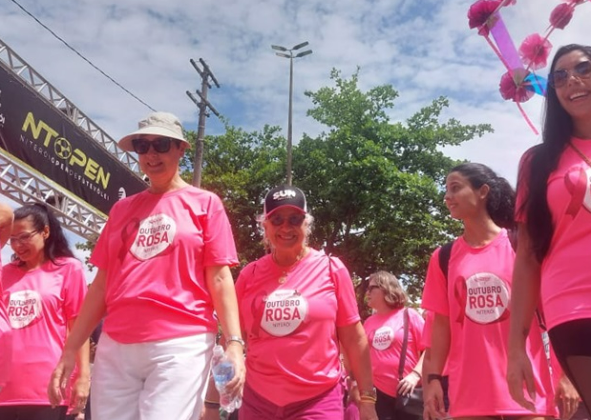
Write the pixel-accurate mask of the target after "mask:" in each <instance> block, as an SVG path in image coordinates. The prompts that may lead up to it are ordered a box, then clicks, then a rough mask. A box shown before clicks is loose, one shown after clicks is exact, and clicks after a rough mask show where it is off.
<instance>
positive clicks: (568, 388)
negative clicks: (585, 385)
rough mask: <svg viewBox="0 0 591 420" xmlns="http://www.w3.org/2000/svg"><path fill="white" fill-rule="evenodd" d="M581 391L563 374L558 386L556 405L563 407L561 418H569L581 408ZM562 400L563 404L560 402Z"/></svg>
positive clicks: (564, 419) (567, 419)
mask: <svg viewBox="0 0 591 420" xmlns="http://www.w3.org/2000/svg"><path fill="white" fill-rule="evenodd" d="M579 400H580V399H579V393H578V392H577V390H576V389H575V387H574V386H573V384H572V383H571V381H570V380H569V379H568V378H567V377H566V375H564V373H563V374H562V376H561V378H560V382H559V383H558V386H557V388H556V405H558V407H559V408H561V409H562V410H561V412H560V418H561V420H569V419H570V418H571V417H572V416H573V415H574V414H575V413H576V411H577V409H578V408H579ZM561 401H562V404H560V402H561Z"/></svg>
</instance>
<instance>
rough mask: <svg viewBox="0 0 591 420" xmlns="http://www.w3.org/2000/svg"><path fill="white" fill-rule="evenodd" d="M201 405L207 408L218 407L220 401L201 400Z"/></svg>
mask: <svg viewBox="0 0 591 420" xmlns="http://www.w3.org/2000/svg"><path fill="white" fill-rule="evenodd" d="M203 405H204V406H205V407H207V408H220V403H219V402H215V401H208V400H205V401H204V402H203Z"/></svg>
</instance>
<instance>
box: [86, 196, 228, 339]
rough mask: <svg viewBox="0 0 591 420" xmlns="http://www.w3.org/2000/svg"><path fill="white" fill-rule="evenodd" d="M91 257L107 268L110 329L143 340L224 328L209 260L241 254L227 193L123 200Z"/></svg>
mask: <svg viewBox="0 0 591 420" xmlns="http://www.w3.org/2000/svg"><path fill="white" fill-rule="evenodd" d="M90 261H91V263H93V264H94V265H96V266H97V267H98V268H100V269H102V270H105V271H106V272H107V285H106V296H105V303H106V305H107V315H106V317H105V321H104V325H103V331H104V332H106V333H107V334H108V335H109V336H110V337H111V338H113V339H114V340H116V341H118V342H120V343H141V342H147V341H157V340H165V339H170V338H176V337H186V336H189V335H195V334H200V333H203V332H208V331H211V332H213V331H217V324H216V321H215V319H214V317H213V303H212V300H211V296H210V294H209V291H208V289H207V285H206V282H205V268H206V267H211V266H226V265H228V266H232V265H235V264H237V263H238V258H237V256H236V247H235V245H234V238H233V236H232V229H231V227H230V223H229V221H228V217H227V215H226V212H225V210H224V206H223V205H222V202H221V200H220V199H219V197H218V196H216V195H215V194H213V193H211V192H208V191H205V190H201V189H198V188H195V187H185V188H182V189H179V190H175V191H171V192H168V193H165V194H152V193H150V192H149V191H144V192H141V193H138V194H136V195H133V196H131V197H128V198H126V199H124V200H121V201H118V202H117V203H116V204H115V205H114V206H113V208H112V209H111V213H110V215H109V220H108V222H107V224H106V226H105V228H104V231H103V232H102V234H101V236H100V238H99V240H98V242H97V245H96V248H95V250H94V252H93V254H92V258H91V260H90Z"/></svg>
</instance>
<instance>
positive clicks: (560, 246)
mask: <svg viewBox="0 0 591 420" xmlns="http://www.w3.org/2000/svg"><path fill="white" fill-rule="evenodd" d="M545 111H546V112H545V119H544V129H543V135H542V144H539V145H537V146H535V147H533V148H531V149H530V150H528V151H527V152H526V153H525V154H524V155H523V157H522V161H521V165H520V170H519V181H518V200H517V206H516V208H517V213H516V214H517V221H518V225H519V235H518V239H519V241H518V246H517V259H516V262H515V271H514V280H513V300H512V304H511V312H512V318H511V335H510V347H509V366H508V373H507V379H508V382H509V387H510V390H511V394H512V396H513V398H514V399H515V400H516V401H517V402H519V403H520V404H522V405H524V406H528V405H529V404H531V403H530V402H529V398H528V397H525V396H524V383H525V385H527V390H528V391H529V390H531V383H532V375H531V367H530V361H529V360H528V358H527V355H526V353H525V349H524V336H525V335H526V334H527V331H528V326H529V325H530V321H531V319H532V317H533V316H534V308H535V307H536V305H537V304H538V302H539V301H541V303H542V306H543V309H544V315H545V319H546V325H547V327H548V334H549V337H550V342H551V344H552V348H553V350H554V352H555V354H556V356H557V358H558V360H559V362H560V365H561V366H562V369H563V370H564V372H565V373H566V375H567V376H568V378H569V379H570V380H571V382H572V383H573V385H574V386H575V388H577V390H578V392H579V394H580V395H581V398H582V400H583V402H584V403H585V405H586V406H587V410H589V409H591V271H590V270H589V256H590V255H591V254H590V249H591V194H590V193H589V191H590V181H589V180H590V179H591V178H590V175H591V46H583V45H576V44H571V45H566V46H563V47H561V48H560V49H559V50H558V51H557V52H556V55H555V57H554V59H553V61H552V65H551V67H550V73H549V75H548V88H547V91H546V110H545Z"/></svg>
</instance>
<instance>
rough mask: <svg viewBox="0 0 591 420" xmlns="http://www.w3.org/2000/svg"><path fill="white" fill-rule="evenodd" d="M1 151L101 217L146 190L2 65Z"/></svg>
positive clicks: (0, 69)
mask: <svg viewBox="0 0 591 420" xmlns="http://www.w3.org/2000/svg"><path fill="white" fill-rule="evenodd" d="M0 64H1V63H0ZM0 147H1V148H3V149H5V150H6V151H7V152H8V153H10V154H11V155H13V156H14V157H15V158H17V159H19V160H20V161H22V162H24V163H25V164H27V165H29V166H30V167H31V168H33V169H34V170H36V171H38V172H40V173H41V174H43V175H45V176H46V177H48V178H49V179H51V180H52V181H54V182H56V183H57V184H59V185H61V186H62V187H64V188H66V189H67V190H69V191H71V192H72V193H73V194H75V195H76V196H78V197H79V198H81V199H82V200H84V201H85V202H87V203H88V204H90V205H91V206H93V207H94V208H96V209H98V210H100V211H102V212H104V213H105V214H108V212H109V210H110V209H111V207H112V206H113V204H114V203H115V202H116V201H117V200H119V199H120V198H122V197H125V196H128V195H131V194H135V193H137V192H139V191H142V190H144V189H145V188H146V184H145V183H144V182H143V181H142V180H141V179H140V178H139V176H137V174H135V173H133V172H132V171H131V170H130V169H129V168H127V167H126V166H125V165H124V164H123V163H121V162H119V161H118V160H117V159H116V158H115V157H114V156H113V155H111V154H110V153H109V152H107V151H106V150H105V149H104V148H103V147H102V146H101V145H100V144H99V143H98V142H97V141H95V140H94V139H92V138H91V137H90V136H89V135H88V134H87V133H85V132H84V131H83V130H82V129H80V128H79V127H77V126H76V125H75V124H74V123H73V122H72V121H71V120H70V119H68V118H67V116H66V115H65V114H64V113H62V112H61V111H59V110H58V109H57V108H55V107H54V106H52V105H51V104H50V103H49V102H48V101H47V100H46V99H45V98H43V97H42V96H41V95H39V94H38V93H36V92H34V91H33V90H32V89H31V88H30V87H29V86H27V85H26V84H25V82H24V81H22V80H20V79H19V78H18V76H16V75H14V74H13V73H12V72H11V71H10V70H8V69H6V68H5V67H4V66H2V65H0Z"/></svg>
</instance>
